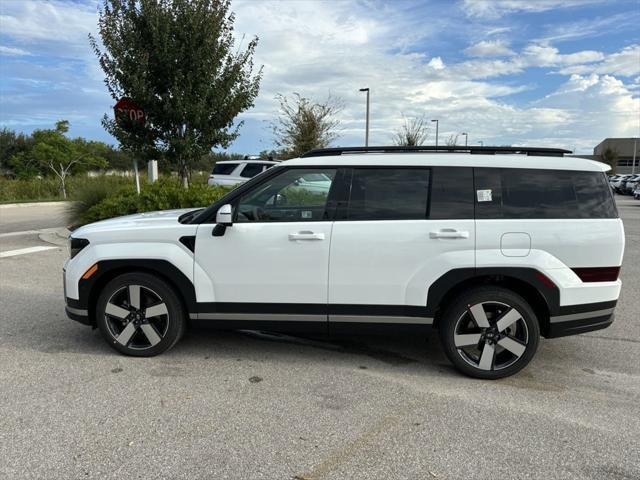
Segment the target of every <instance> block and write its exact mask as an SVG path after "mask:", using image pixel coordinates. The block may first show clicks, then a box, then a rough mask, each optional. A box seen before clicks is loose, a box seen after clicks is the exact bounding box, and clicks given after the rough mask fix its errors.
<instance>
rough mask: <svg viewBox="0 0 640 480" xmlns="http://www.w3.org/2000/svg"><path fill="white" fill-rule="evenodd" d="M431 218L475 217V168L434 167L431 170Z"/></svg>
mask: <svg viewBox="0 0 640 480" xmlns="http://www.w3.org/2000/svg"><path fill="white" fill-rule="evenodd" d="M431 175H432V176H433V178H432V179H431V205H430V207H429V218H430V219H434V220H445V219H461V218H471V219H472V218H473V170H472V169H471V168H459V167H434V168H433V169H432V171H431Z"/></svg>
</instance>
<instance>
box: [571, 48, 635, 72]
mask: <svg viewBox="0 0 640 480" xmlns="http://www.w3.org/2000/svg"><path fill="white" fill-rule="evenodd" d="M559 73H561V74H563V75H571V74H576V73H577V74H587V73H599V74H611V75H621V76H625V77H631V76H633V75H638V74H640V45H630V46H628V47H626V48H624V49H622V50H621V51H620V52H617V53H613V54H611V55H608V56H607V57H606V58H604V59H603V61H601V62H598V63H595V64H591V65H574V66H570V67H566V68H563V69H561V70H560V71H559Z"/></svg>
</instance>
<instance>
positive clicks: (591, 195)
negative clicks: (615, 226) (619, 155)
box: [474, 168, 618, 219]
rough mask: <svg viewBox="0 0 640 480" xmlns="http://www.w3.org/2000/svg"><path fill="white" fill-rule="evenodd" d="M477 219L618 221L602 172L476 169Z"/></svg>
mask: <svg viewBox="0 0 640 480" xmlns="http://www.w3.org/2000/svg"><path fill="white" fill-rule="evenodd" d="M474 170H475V174H474V183H475V190H476V218H479V219H482V218H485V219H486V218H512V219H516V218H518V219H525V218H532V219H542V218H616V217H617V216H618V213H617V210H616V206H615V202H614V200H613V196H612V194H611V190H610V188H609V186H608V182H607V178H606V176H605V175H604V173H601V172H580V171H568V170H538V169H518V168H476V169H474Z"/></svg>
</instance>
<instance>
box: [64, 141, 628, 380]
mask: <svg viewBox="0 0 640 480" xmlns="http://www.w3.org/2000/svg"><path fill="white" fill-rule="evenodd" d="M432 150H433V149H430V148H429V147H415V148H404V147H370V148H343V149H325V150H316V151H312V152H309V153H308V154H306V155H304V156H303V158H298V159H295V160H290V161H286V162H282V163H280V164H278V165H277V166H274V167H273V168H270V169H268V170H266V171H264V172H263V173H261V174H260V175H258V176H257V177H255V178H253V179H252V180H250V181H249V182H247V183H245V184H243V185H242V186H240V187H238V188H237V189H235V190H233V191H232V192H230V193H228V194H227V195H226V196H225V197H223V198H222V199H221V200H219V201H218V202H216V203H214V204H213V205H211V206H209V207H208V208H204V209H198V210H174V211H164V212H153V213H143V214H139V215H131V216H126V217H121V218H115V219H111V220H105V221H102V222H97V223H94V224H91V225H87V226H84V227H81V228H79V229H78V230H76V231H74V232H73V234H72V236H71V238H70V251H71V258H70V259H69V260H68V261H67V263H66V265H65V268H64V272H65V273H64V277H65V278H64V284H65V297H66V311H67V314H68V316H69V317H70V318H72V319H74V320H78V321H80V322H82V323H84V324H87V325H91V326H93V327H97V328H99V329H100V331H101V333H102V335H103V336H104V338H105V339H106V340H107V342H108V343H109V344H110V345H111V346H112V347H113V348H115V349H116V350H118V351H120V352H122V353H125V354H128V355H136V356H151V355H157V354H159V353H162V352H164V351H166V350H168V349H169V348H171V347H172V346H173V345H175V343H176V342H177V341H178V340H179V339H180V337H181V336H182V334H183V333H184V331H185V328H186V327H187V325H188V324H195V323H207V324H210V325H214V326H216V327H217V328H225V329H262V330H273V331H281V332H284V331H287V332H306V333H307V334H309V333H311V334H338V333H340V332H351V333H353V332H360V333H371V332H386V333H401V332H410V333H413V334H416V333H417V334H424V335H426V334H427V333H428V331H429V329H431V328H435V329H437V331H438V333H439V336H440V339H441V341H442V345H443V348H444V351H445V353H446V355H447V356H448V358H449V359H450V360H451V362H452V363H453V364H454V365H455V366H456V367H457V368H458V369H459V370H460V371H462V372H463V373H465V374H467V375H471V376H474V377H480V378H501V377H506V376H508V375H512V374H514V373H516V372H518V371H519V370H520V369H522V368H523V367H524V366H525V365H527V364H528V363H529V361H530V360H531V358H532V357H533V355H534V354H535V352H536V348H537V346H538V342H539V337H540V336H543V337H546V338H554V337H561V336H565V335H573V334H577V333H583V332H589V331H592V330H598V329H601V328H606V327H608V326H609V325H610V324H611V322H612V321H613V318H614V317H613V315H614V313H613V312H614V308H615V306H616V301H617V299H618V296H619V294H620V287H621V283H620V280H619V279H618V274H619V271H620V266H621V264H622V256H623V250H624V230H623V225H622V221H621V220H620V218H619V217H618V212H617V210H616V205H615V203H614V199H613V197H612V194H611V190H610V189H609V186H608V183H607V177H606V175H605V172H606V171H607V170H608V168H609V167H608V166H606V165H604V164H602V163H598V162H595V161H591V160H585V159H580V158H569V157H563V153H566V151H564V150H559V149H544V148H518V147H515V148H509V147H469V148H460V147H444V148H443V147H440V148H439V149H438V150H433V151H432Z"/></svg>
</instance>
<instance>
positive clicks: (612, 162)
mask: <svg viewBox="0 0 640 480" xmlns="http://www.w3.org/2000/svg"><path fill="white" fill-rule="evenodd" d="M600 157H601V158H602V161H603V162H604V163H606V164H607V165H609V166H610V167H611V171H610V172H609V173H610V174H611V175H614V174H615V173H616V170H617V169H618V151H617V150H614V149H612V148H611V147H607V148H606V150H605V151H604V152H602V154H601V155H600Z"/></svg>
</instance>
